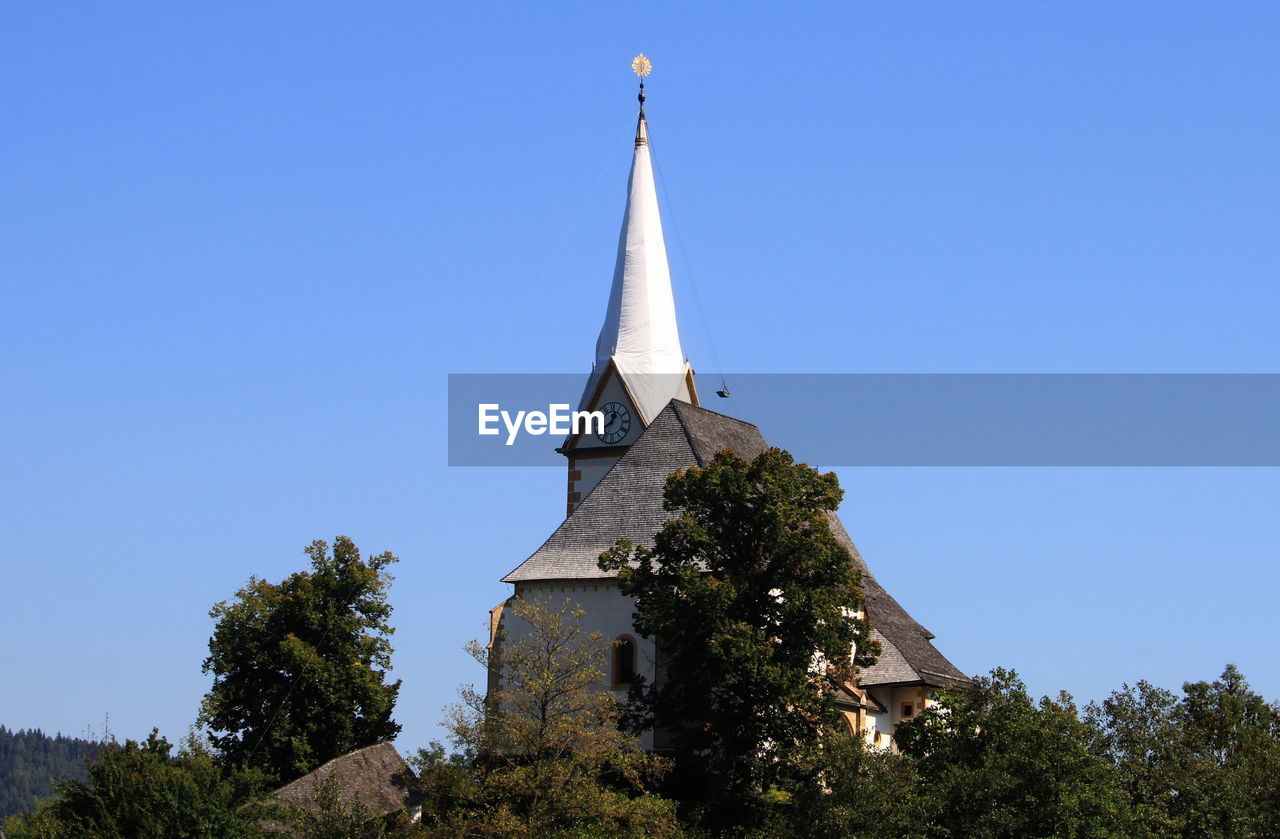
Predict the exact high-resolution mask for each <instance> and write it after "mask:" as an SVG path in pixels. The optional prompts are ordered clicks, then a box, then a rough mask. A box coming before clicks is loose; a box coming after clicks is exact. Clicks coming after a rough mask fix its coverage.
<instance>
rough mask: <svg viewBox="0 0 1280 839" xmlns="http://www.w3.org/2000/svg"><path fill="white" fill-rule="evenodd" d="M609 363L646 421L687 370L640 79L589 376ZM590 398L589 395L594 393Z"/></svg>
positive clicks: (668, 398) (646, 65)
mask: <svg viewBox="0 0 1280 839" xmlns="http://www.w3.org/2000/svg"><path fill="white" fill-rule="evenodd" d="M643 58H644V57H643V56H640V58H639V59H637V62H636V64H637V65H639V66H637V67H636V70H637V72H640V70H641V68H643V69H644V72H643V73H642V79H643V76H644V75H647V74H648V68H649V66H650V65H649V63H648V59H644V60H643V63H642V64H641V62H640V59H643ZM633 66H635V65H633ZM610 362H612V364H613V366H614V367H615V368H616V370H617V373H618V375H619V376H620V377H621V378H622V379H623V381H624V383H625V384H626V387H627V390H628V391H629V392H630V393H631V396H632V397H633V399H634V400H635V403H636V404H635V407H636V409H637V410H638V412H639V414H640V417H641V421H642V422H643V423H645V424H648V423H649V422H651V421H652V420H653V418H654V417H655V416H657V415H658V412H659V411H661V410H662V409H663V408H664V407H665V406H666V404H667V403H668V402H669V401H671V399H672V398H674V397H676V396H677V395H678V391H680V390H681V384H682V383H683V381H684V379H685V374H686V372H687V369H688V365H687V364H686V362H685V358H684V352H683V350H682V349H681V348H680V330H679V329H678V327H677V326H676V304H675V299H674V297H673V296H672V293H671V270H670V268H669V266H668V264H667V246H666V242H665V240H664V238H663V235H662V217H661V214H660V213H659V211H658V190H657V187H656V185H655V184H654V180H653V162H652V160H651V159H650V156H649V126H648V123H647V121H646V119H645V113H644V82H643V81H641V82H640V116H639V118H638V119H637V122H636V147H635V154H634V156H633V157H632V160H631V176H630V178H629V179H628V181H627V205H626V209H625V210H624V212H623V215H622V230H621V232H620V234H619V236H618V259H617V262H616V264H615V265H614V269H613V286H612V288H611V289H610V292H609V307H608V309H607V310H606V312H605V318H604V325H603V326H602V327H601V328H600V337H599V338H598V339H597V340H596V361H595V370H594V371H593V376H592V378H593V379H594V378H596V377H597V376H599V375H601V374H603V373H604V368H605V367H606V366H607V365H609V364H610ZM586 398H587V399H588V400H589V399H590V398H591V394H590V392H588V393H587V394H586ZM682 398H686V399H688V398H689V397H688V396H683V397H682Z"/></svg>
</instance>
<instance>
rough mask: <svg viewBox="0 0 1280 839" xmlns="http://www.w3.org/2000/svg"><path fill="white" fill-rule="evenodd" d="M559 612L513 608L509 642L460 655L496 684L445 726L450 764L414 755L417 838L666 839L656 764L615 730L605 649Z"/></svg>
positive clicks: (515, 604)
mask: <svg viewBox="0 0 1280 839" xmlns="http://www.w3.org/2000/svg"><path fill="white" fill-rule="evenodd" d="M582 616H583V612H582V610H581V609H579V608H577V607H575V606H573V605H571V604H570V603H569V601H567V600H566V601H564V603H562V604H561V605H560V606H559V607H558V608H556V609H552V608H550V607H549V606H548V605H547V604H546V603H539V602H525V601H524V600H520V599H515V600H513V601H512V602H511V603H510V604H509V605H508V606H507V612H506V613H505V614H504V617H503V623H504V625H506V626H508V627H514V628H515V631H513V632H511V633H510V634H509V635H508V634H506V633H504V637H501V638H500V639H499V642H498V643H497V644H496V645H495V646H494V647H493V648H491V649H486V648H485V647H483V646H481V645H480V644H479V643H478V642H472V644H470V645H469V646H468V651H469V652H470V653H471V655H472V656H474V657H475V658H476V660H477V661H479V662H480V663H481V664H483V665H484V666H485V667H486V669H489V670H491V671H492V672H494V675H495V676H497V677H498V678H497V680H496V684H497V685H498V687H496V688H495V689H493V690H491V691H489V692H488V693H487V694H481V693H479V692H478V691H476V690H475V689H474V688H471V687H466V688H463V689H462V700H463V701H462V703H461V704H460V705H458V706H455V707H453V708H451V709H450V712H449V718H448V721H447V722H446V723H445V725H446V727H447V728H448V729H449V731H450V733H451V735H452V740H453V743H454V745H455V746H457V747H458V749H459V752H458V753H457V754H455V755H454V756H453V757H452V758H446V757H445V754H444V751H443V749H441V748H439V747H437V748H435V749H433V750H432V751H424V752H422V753H420V755H419V758H418V761H417V763H418V769H419V778H420V781H421V783H422V785H423V788H424V791H425V792H426V793H427V799H428V803H427V805H426V808H425V811H424V814H423V820H422V823H423V826H424V829H425V832H426V835H427V836H430V837H439V838H440V839H470V837H476V839H480V837H484V839H506V837H510V838H511V839H525V838H526V837H533V839H546V838H548V837H566V839H567V837H579V836H580V837H588V836H590V837H634V839H641V837H657V839H662V837H675V836H677V835H679V828H678V825H677V822H676V819H675V814H674V808H673V806H672V805H671V803H670V802H668V801H665V800H663V799H661V798H658V797H656V796H654V795H652V794H650V793H649V792H648V788H649V786H650V785H651V784H652V782H653V781H654V780H655V779H656V778H657V777H658V775H659V774H660V772H661V760H660V759H659V758H657V757H655V756H654V755H651V754H648V753H646V752H643V751H641V750H640V749H639V748H637V745H636V742H635V738H634V737H632V736H630V735H628V734H626V733H624V732H623V731H621V730H620V729H619V727H618V717H619V703H618V702H617V700H616V699H615V698H614V697H613V695H612V693H611V692H610V691H608V690H607V689H606V688H605V685H604V683H603V679H604V676H603V673H602V672H601V669H600V667H601V664H602V663H603V662H604V659H605V655H606V653H607V651H608V649H609V642H608V641H607V640H605V639H604V638H603V637H602V636H601V635H600V634H599V633H597V632H588V631H587V630H586V629H584V628H583V626H582V623H581V619H582Z"/></svg>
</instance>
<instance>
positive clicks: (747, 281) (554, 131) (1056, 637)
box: [0, 2, 1280, 748]
mask: <svg viewBox="0 0 1280 839" xmlns="http://www.w3.org/2000/svg"><path fill="white" fill-rule="evenodd" d="M1276 43H1280V10H1278V8H1277V7H1276V6H1275V5H1274V4H1268V3H1239V2H1225V3H1212V4H1210V3H1188V4H1169V3H1158V2H1134V3H1123V4H1117V3H1102V2H1097V3H1070V4H1049V3H1025V2H1007V3H979V4H936V3H928V4H926V3H908V4H902V3H897V4H885V3H832V4H825V5H814V4H770V5H763V4H747V3H740V2H739V3H698V4H689V3H659V2H652V3H644V4H626V5H622V4H603V3H581V4H576V5H565V4H557V3H538V4H526V5H521V6H515V5H510V4H474V3H473V4H466V5H463V4H455V5H446V4H434V3H432V4H428V3H409V2H387V3H378V4H357V3H349V4H336V3H309V4H283V3H278V4H277V3H268V4H262V3H252V4H250V3H228V4H212V5H211V4H172V3H158V2H146V3H131V4H113V3H77V4H15V3H10V4H6V5H5V6H4V7H3V9H0V78H3V80H4V82H3V87H2V88H0V125H2V126H3V128H2V129H0V153H2V155H3V161H4V162H3V165H0V196H2V198H0V316H2V317H3V329H2V330H0V393H3V405H4V407H3V411H2V412H0V431H2V432H3V440H4V443H3V446H2V447H0V477H2V478H3V480H2V481H0V534H3V540H4V559H3V563H4V565H3V573H2V574H0V580H2V581H3V582H2V585H3V594H2V598H0V599H2V603H3V605H2V606H0V723H3V724H5V725H8V726H11V727H34V726H39V727H43V728H44V729H46V730H49V731H53V730H61V731H63V732H66V733H80V732H83V731H85V730H86V729H87V728H89V727H92V728H94V729H95V730H99V731H100V730H101V728H102V722H103V719H104V716H105V715H110V727H111V728H112V730H114V731H115V732H116V733H117V734H118V735H121V736H130V737H137V736H141V735H144V734H145V733H146V731H147V730H149V729H150V727H151V726H153V725H156V726H159V727H160V728H161V730H162V731H163V732H164V733H166V734H168V735H170V736H180V735H182V734H183V733H184V731H185V730H186V727H187V726H188V725H189V724H190V723H191V722H192V720H193V719H194V716H195V713H196V707H197V703H198V701H199V698H200V696H201V695H202V694H203V693H204V691H205V689H206V688H207V680H206V679H205V678H204V677H203V676H202V675H201V674H200V671H199V667H200V662H201V659H202V658H203V656H204V655H205V652H206V648H205V644H206V642H207V639H208V636H209V633H210V630H211V621H210V619H209V618H208V616H207V611H208V609H209V607H210V605H211V604H213V603H214V602H216V601H218V600H222V599H225V598H228V597H230V596H231V595H232V594H233V592H234V591H235V590H236V589H237V588H238V587H239V586H240V585H241V584H242V583H243V582H244V581H245V580H246V579H247V578H248V577H249V575H250V574H257V575H259V576H263V577H267V578H270V579H279V578H281V577H283V576H284V575H286V574H287V573H289V572H291V571H294V570H298V569H299V568H302V567H303V564H304V561H305V558H304V556H303V554H302V548H303V546H304V545H305V544H307V543H308V542H309V541H310V540H312V539H316V538H325V539H332V537H333V536H334V535H335V534H338V533H345V534H349V535H351V536H352V537H353V538H354V539H355V540H356V542H357V543H358V544H359V545H360V546H361V547H362V548H364V549H366V550H367V551H382V550H392V551H394V552H395V553H397V554H398V555H399V556H400V557H401V560H402V561H401V564H400V565H399V566H398V568H397V574H398V580H397V581H396V583H395V586H394V589H393V592H392V600H393V602H394V604H395V606H396V615H395V623H396V625H397V626H398V627H399V632H398V633H397V635H396V636H395V646H396V650H397V652H396V675H398V676H400V677H401V678H403V679H404V683H405V686H404V690H403V693H402V698H401V702H400V706H399V710H398V714H397V716H398V718H399V719H400V721H401V722H402V723H403V724H404V735H403V737H402V739H401V741H400V742H401V745H402V746H404V747H406V748H414V747H417V746H419V745H423V744H425V743H426V741H427V740H429V739H431V738H433V737H438V736H439V731H438V729H437V728H436V723H437V722H438V721H439V719H440V718H441V706H443V705H445V704H446V703H448V702H450V701H451V699H452V698H453V696H454V694H455V690H456V688H457V686H458V684H459V683H462V682H464V681H479V680H481V676H482V674H481V673H480V672H479V671H478V669H477V668H476V667H475V666H474V665H472V664H471V663H470V661H469V660H468V659H467V658H466V656H465V655H464V654H463V653H462V652H461V650H460V648H461V647H462V645H463V644H464V643H465V642H466V641H467V640H468V639H470V638H472V637H475V636H478V635H480V634H482V633H483V632H484V631H485V624H484V618H485V614H486V610H487V609H488V608H490V607H491V606H493V605H494V604H495V603H497V602H499V601H500V600H501V599H502V598H503V597H504V596H506V594H507V591H506V588H505V587H504V586H503V585H501V584H499V583H498V578H499V577H501V576H502V575H503V574H504V573H505V572H507V571H508V570H510V569H511V568H512V567H514V566H515V565H516V564H517V563H518V562H520V561H521V560H522V559H524V558H525V557H526V556H527V555H528V554H529V553H530V552H531V551H532V550H533V549H534V548H536V547H537V546H538V545H539V544H540V543H541V541H542V540H543V539H544V538H545V536H546V535H547V534H548V533H549V532H550V531H551V529H552V528H553V527H554V526H555V525H556V523H557V522H558V520H559V517H560V516H561V514H562V511H563V503H564V499H563V492H564V474H563V472H562V471H561V470H559V469H532V468H526V469H510V470H501V469H469V470H468V469H449V468H448V467H446V466H445V450H444V439H445V435H444V418H445V410H444V397H445V384H446V378H445V377H446V374H448V373H450V372H454V373H457V372H507V371H521V372H523V371H533V372H539V371H545V372H570V371H578V370H580V371H582V373H583V374H584V376H585V374H586V371H587V370H588V368H589V366H590V361H591V358H592V351H593V348H594V341H595V334H596V331H597V329H598V327H599V322H600V318H601V316H602V314H603V311H604V306H605V301H606V298H607V294H608V283H609V279H610V275H611V271H612V267H613V257H614V248H615V245H616V236H617V226H618V221H619V218H620V213H621V209H622V200H623V191H624V183H625V178H626V170H627V165H628V151H629V149H628V139H629V136H630V134H631V131H632V128H633V118H634V107H635V100H634V77H633V76H631V74H630V72H629V70H628V66H627V65H628V63H629V61H630V59H631V57H632V56H633V55H635V54H636V53H637V52H641V51H643V52H645V53H647V54H648V55H649V56H650V57H651V58H652V59H653V61H654V65H655V71H654V75H653V77H652V84H651V85H650V88H649V91H650V94H651V96H650V100H649V114H650V122H651V129H652V132H651V133H652V137H653V148H654V154H655V159H656V160H657V162H658V165H659V168H660V171H661V174H662V180H663V181H664V182H665V185H666V188H667V190H668V191H669V194H667V195H664V201H665V202H667V203H666V204H665V205H664V211H665V212H666V213H667V215H666V220H667V232H668V241H669V244H670V245H671V250H672V262H673V265H672V268H673V273H674V274H675V277H676V279H675V282H676V295H677V306H678V307H679V309H680V314H681V318H682V328H683V335H684V340H685V349H686V351H687V352H688V354H689V355H690V357H691V358H692V360H693V361H694V363H695V366H697V367H698V368H700V369H702V370H704V371H711V370H712V369H713V363H712V355H711V346H712V343H711V342H712V340H713V341H714V349H715V353H716V355H718V357H719V359H720V363H721V364H722V365H723V366H724V367H725V368H726V369H728V370H737V371H749V372H771V373H772V372H791V371H797V372H877V373H886V372H1040V371H1043V372H1280V337H1278V336H1277V330H1276V325H1277V323H1278V322H1280V201H1278V200H1277V192H1278V191H1277V187H1278V186H1280V155H1277V153H1276V149H1277V148H1280V73H1277V72H1276V69H1277V68H1276V54H1275V45H1276ZM681 243H682V245H683V247H681V246H680V245H681ZM695 289H696V292H697V297H698V298H700V299H701V301H702V305H703V308H704V309H705V313H706V317H705V321H706V326H705V327H704V324H703V319H702V318H700V317H699V316H698V311H697V307H696V306H695V304H694V291H695ZM717 407H719V406H717ZM744 418H745V419H750V417H744ZM764 431H765V433H766V435H767V434H768V433H769V429H768V428H765V429H764ZM773 442H776V443H778V444H780V445H784V446H785V445H786V442H787V441H785V440H774V441H773ZM839 474H840V478H841V481H842V483H843V485H844V486H845V488H846V490H847V497H846V501H845V504H844V508H843V510H842V516H843V518H844V520H845V523H846V524H847V526H848V528H849V530H850V531H851V533H852V534H853V536H854V538H855V540H856V541H857V542H858V543H859V545H860V547H861V548H862V551H863V553H864V554H865V555H866V557H867V559H868V560H869V561H870V563H871V565H872V567H873V568H874V569H875V570H876V572H877V574H878V576H879V577H880V578H881V580H882V581H883V582H884V584H885V586H886V587H887V588H888V589H889V590H890V591H891V592H893V593H894V594H895V595H896V596H897V597H898V598H899V599H900V600H901V601H902V602H903V603H904V605H906V607H907V608H908V609H909V610H910V611H912V612H913V613H914V614H915V615H916V616H917V617H918V618H919V619H920V620H921V622H922V623H924V624H925V625H926V626H928V627H930V628H931V629H932V630H933V631H934V632H936V633H937V635H938V636H939V638H938V644H939V646H940V647H941V649H942V650H943V651H944V652H945V653H946V654H947V655H948V656H949V657H950V658H951V659H952V660H953V661H955V662H956V664H957V665H959V666H960V667H961V668H963V669H965V670H967V671H969V672H984V671H986V670H988V669H989V668H991V667H993V666H996V665H1003V666H1010V667H1016V668H1017V669H1019V670H1020V671H1021V672H1022V673H1023V675H1024V676H1025V677H1026V678H1027V680H1028V682H1029V684H1030V686H1031V688H1032V689H1033V690H1034V691H1036V692H1040V693H1050V692H1056V691H1057V690H1059V689H1067V690H1070V691H1072V692H1074V693H1075V694H1076V695H1077V696H1078V697H1080V698H1082V699H1089V698H1100V697H1102V696H1104V695H1105V694H1106V693H1107V692H1109V691H1110V690H1112V689H1114V688H1116V687H1118V686H1119V685H1120V684H1121V683H1122V682H1125V681H1130V682H1132V681H1136V680H1137V679H1141V678H1146V679H1150V680H1152V681H1155V682H1157V683H1160V684H1163V685H1167V686H1171V687H1176V686H1178V685H1179V684H1180V683H1181V682H1182V681H1183V680H1187V679H1201V678H1212V677H1214V676H1215V675H1217V673H1218V672H1219V671H1220V670H1221V668H1222V666H1223V665H1224V664H1225V663H1227V662H1235V663H1237V664H1238V665H1239V666H1240V667H1241V668H1242V669H1243V670H1244V672H1245V673H1246V675H1247V676H1248V677H1250V679H1251V680H1252V681H1253V682H1254V684H1255V686H1256V687H1258V688H1259V689H1261V690H1262V691H1263V692H1264V693H1265V694H1266V695H1267V696H1269V697H1271V698H1277V697H1280V673H1277V669H1276V655H1275V649H1276V645H1275V641H1274V638H1273V637H1272V631H1273V626H1272V624H1273V623H1274V621H1273V620H1272V616H1273V615H1274V613H1275V608H1274V599H1275V592H1276V590H1277V589H1278V588H1280V572H1278V571H1277V547H1276V532H1277V524H1278V521H1277V519H1278V517H1280V516H1278V514H1277V510H1280V470H1275V469H949V470H948V469H842V470H840V471H839Z"/></svg>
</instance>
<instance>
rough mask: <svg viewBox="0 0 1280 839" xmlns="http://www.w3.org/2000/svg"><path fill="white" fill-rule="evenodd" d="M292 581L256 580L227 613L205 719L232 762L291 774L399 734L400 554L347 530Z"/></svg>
mask: <svg viewBox="0 0 1280 839" xmlns="http://www.w3.org/2000/svg"><path fill="white" fill-rule="evenodd" d="M306 553H307V555H308V556H309V557H310V558H311V569H310V570H309V571H303V572H299V573H296V574H292V575H290V576H289V577H287V578H286V579H285V580H284V581H283V582H281V583H278V584H277V583H270V582H267V581H266V580H259V579H257V578H251V579H250V580H249V583H248V585H246V586H245V587H244V588H242V589H240V591H239V592H237V595H236V599H235V600H234V601H232V602H226V601H224V602H222V603H219V604H217V605H216V606H214V607H213V609H212V611H211V612H210V613H209V614H210V616H211V617H213V618H215V619H216V620H217V625H216V627H215V629H214V633H213V637H212V638H211V639H210V640H209V657H208V658H206V659H205V661H204V672H206V673H212V674H213V677H214V681H213V687H212V688H211V689H210V690H209V693H208V694H207V695H206V696H205V698H204V702H203V703H202V706H201V711H200V723H201V724H202V725H203V726H204V727H205V728H206V729H207V730H208V731H209V736H210V740H211V742H212V743H213V744H214V746H215V747H216V748H217V750H218V752H219V754H220V756H221V758H222V761H223V763H224V764H225V765H227V766H254V767H261V768H263V769H265V770H267V771H269V772H271V773H272V774H274V775H275V776H276V777H277V778H278V779H279V781H280V782H281V783H284V782H287V781H291V780H293V779H294V778H297V777H300V776H301V775H304V774H306V773H307V772H309V771H311V770H312V769H315V768H316V767H317V766H319V765H320V764H322V763H324V762H325V761H327V760H330V759H332V758H335V757H338V756H340V755H344V754H346V753H347V752H350V751H352V750H354V749H358V748H361V747H364V746H370V745H373V744H375V743H379V742H382V741H384V740H390V739H392V738H394V737H395V736H396V734H397V733H399V731H400V726H399V724H397V723H396V722H395V721H394V720H393V719H392V718H391V712H392V709H393V707H394V706H395V701H396V696H397V694H398V693H399V691H400V682H399V680H397V681H395V682H392V683H388V682H387V681H386V676H387V672H386V671H387V670H389V669H390V667H391V642H390V635H391V634H392V633H393V632H394V631H395V630H393V629H392V628H391V626H390V624H389V623H388V619H389V617H390V615H391V606H390V604H388V603H387V588H388V586H389V585H390V583H391V579H392V578H391V576H390V575H389V574H388V573H387V572H386V570H385V569H386V567H387V566H388V565H390V564H391V563H393V562H395V561H396V558H395V557H394V556H392V555H391V554H390V553H383V554H379V555H378V556H374V557H370V558H369V559H368V560H362V559H361V558H360V551H359V550H358V549H357V548H356V546H355V544H354V543H353V542H352V541H351V540H350V539H348V538H347V537H346V536H339V537H338V538H337V539H336V540H335V541H334V545H333V553H332V554H330V553H329V549H328V545H326V544H325V543H324V542H322V541H316V542H312V543H311V545H310V546H309V547H308V548H307V549H306Z"/></svg>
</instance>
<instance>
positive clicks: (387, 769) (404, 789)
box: [272, 743, 420, 818]
mask: <svg viewBox="0 0 1280 839" xmlns="http://www.w3.org/2000/svg"><path fill="white" fill-rule="evenodd" d="M329 778H334V779H336V781H337V783H338V794H339V797H340V798H341V799H342V802H343V803H344V804H347V805H351V804H354V803H355V802H356V801H359V802H360V805H361V806H362V807H364V808H365V810H366V812H367V813H368V815H369V817H370V818H376V817H378V816H385V815H387V814H389V813H394V812H397V811H399V810H404V809H406V808H409V807H412V806H415V805H416V804H418V803H420V799H419V796H418V793H417V791H416V789H415V787H416V783H415V779H414V776H413V772H412V770H410V769H409V767H408V765H407V764H406V763H405V762H404V760H403V759H402V758H401V757H400V753H399V752H397V751H396V749H395V746H392V745H391V744H390V743H377V744H375V745H373V746H366V747H364V748H363V749H357V750H355V751H354V752H348V753H347V754H345V755H342V756H341V757H335V758H334V759H333V760H331V761H329V762H328V763H326V764H324V765H323V766H321V767H320V768H319V769H315V770H313V771H312V772H309V773H307V774H306V775H303V776H302V777H301V778H299V779H297V780H296V781H294V782H293V783H291V784H287V785H286V786H283V787H281V788H280V789H278V790H276V791H275V793H273V795H272V797H273V798H276V799H278V800H280V801H283V802H284V803H285V804H290V805H292V806H294V807H298V808H300V809H302V810H309V811H313V812H314V811H315V810H316V809H317V807H318V805H317V802H316V792H317V788H318V787H319V786H320V784H321V782H323V781H325V780H327V779H329Z"/></svg>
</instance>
